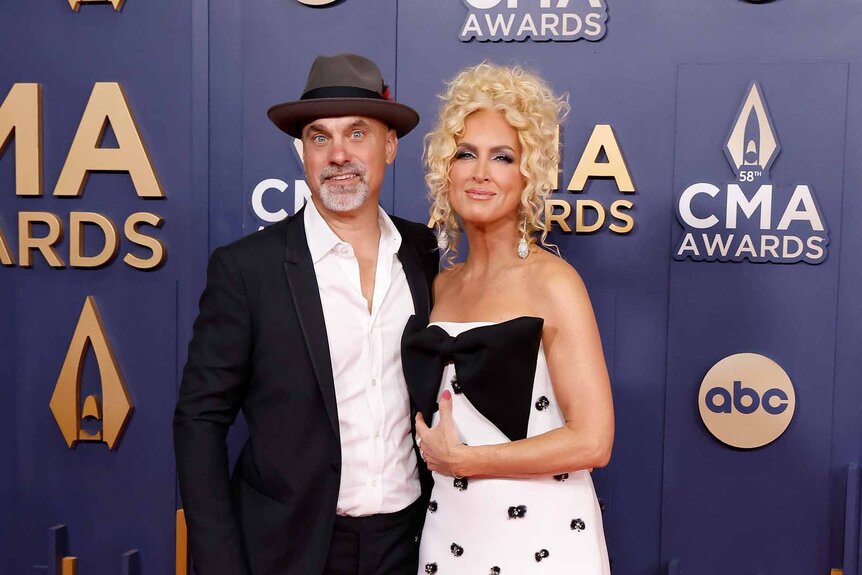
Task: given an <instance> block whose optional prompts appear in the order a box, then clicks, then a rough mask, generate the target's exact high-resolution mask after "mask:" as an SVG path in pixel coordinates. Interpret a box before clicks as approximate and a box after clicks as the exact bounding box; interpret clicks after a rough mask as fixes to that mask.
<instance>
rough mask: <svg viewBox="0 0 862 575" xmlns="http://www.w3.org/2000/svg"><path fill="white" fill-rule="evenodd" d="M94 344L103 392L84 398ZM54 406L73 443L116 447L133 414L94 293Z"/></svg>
mask: <svg viewBox="0 0 862 575" xmlns="http://www.w3.org/2000/svg"><path fill="white" fill-rule="evenodd" d="M90 348H92V350H93V352H94V354H95V357H96V363H97V364H98V366H99V377H100V380H101V388H102V389H101V396H99V395H88V396H87V397H86V398H84V400H83V401H81V395H82V394H81V380H82V375H83V368H84V358H85V357H86V355H87V351H88V350H89V349H90ZM50 406H51V411H52V412H53V414H54V419H56V420H57V425H58V426H59V427H60V431H61V432H62V433H63V438H64V439H65V440H66V445H68V446H69V447H73V446H74V445H75V444H76V443H77V442H79V441H92V442H103V443H106V444H108V449H113V448H114V447H115V446H116V445H117V441H118V440H119V438H120V435H121V434H122V432H123V428H124V427H125V425H126V422H127V421H128V419H129V416H130V415H131V412H132V402H131V399H129V394H128V392H127V391H126V386H125V384H124V383H123V376H122V374H121V373H120V368H119V366H118V365H117V360H116V359H115V358H114V352H113V350H112V349H111V344H110V343H109V342H108V338H107V337H106V336H105V330H104V328H103V327H102V321H101V318H100V317H99V310H98V309H97V308H96V302H95V300H94V299H93V297H92V296H88V297H87V299H86V301H85V302H84V309H83V310H82V311H81V316H80V318H79V319H78V325H77V327H75V333H74V334H73V335H72V342H71V344H70V345H69V350H68V351H67V352H66V359H65V361H64V362H63V367H62V369H61V370H60V377H58V378H57V385H56V387H55V388H54V394H53V395H52V396H51V403H50Z"/></svg>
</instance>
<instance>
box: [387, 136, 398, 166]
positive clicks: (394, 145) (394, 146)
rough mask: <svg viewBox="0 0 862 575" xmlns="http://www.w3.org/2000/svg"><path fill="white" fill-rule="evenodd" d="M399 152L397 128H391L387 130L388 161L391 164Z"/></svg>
mask: <svg viewBox="0 0 862 575" xmlns="http://www.w3.org/2000/svg"><path fill="white" fill-rule="evenodd" d="M397 153H398V136H397V135H396V134H395V130H393V129H391V128H390V129H389V131H387V132H386V163H387V164H388V165H391V164H392V162H394V161H395V154H397Z"/></svg>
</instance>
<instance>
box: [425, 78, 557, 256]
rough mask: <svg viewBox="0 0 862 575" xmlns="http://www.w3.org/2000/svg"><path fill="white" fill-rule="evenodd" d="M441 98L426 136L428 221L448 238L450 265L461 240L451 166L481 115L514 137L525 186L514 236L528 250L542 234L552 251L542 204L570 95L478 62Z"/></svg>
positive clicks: (552, 178) (552, 177)
mask: <svg viewBox="0 0 862 575" xmlns="http://www.w3.org/2000/svg"><path fill="white" fill-rule="evenodd" d="M440 99H441V100H442V101H443V105H442V107H441V109H440V117H439V120H438V122H437V125H436V127H435V128H434V130H433V131H432V132H431V133H429V134H428V135H427V136H425V153H424V160H425V168H426V175H425V183H426V184H427V186H428V195H429V196H430V200H431V219H432V220H433V221H434V222H435V226H436V229H437V233H438V235H439V234H443V233H445V234H446V235H447V237H448V248H447V249H446V253H447V254H448V255H449V257H448V263H449V264H451V263H452V262H453V261H454V259H455V257H456V256H457V253H458V249H457V246H458V241H459V239H460V237H461V229H460V226H459V224H458V221H457V218H456V214H455V212H454V211H453V210H452V207H451V206H450V205H449V185H450V183H451V182H450V180H449V167H450V166H451V164H452V159H453V158H454V157H455V152H456V149H457V142H458V140H459V139H460V138H461V136H463V135H464V125H465V122H466V120H467V118H468V117H469V116H470V114H473V113H475V112H478V111H480V110H497V111H499V112H500V113H502V114H503V116H504V117H505V118H506V121H507V122H509V124H510V125H511V126H512V127H513V128H514V129H515V130H516V131H517V132H518V141H519V142H520V144H521V164H520V169H521V174H522V175H523V176H524V180H525V182H526V184H525V186H524V191H523V192H522V193H521V209H520V213H519V214H518V221H519V224H518V232H519V234H525V235H526V237H527V241H528V242H529V246H530V247H532V246H533V245H535V243H536V238H535V237H534V234H536V232H541V234H540V236H539V239H540V241H541V244H542V246H544V247H546V248H551V247H552V246H551V245H550V244H548V243H547V236H548V232H547V230H546V229H545V199H546V198H547V197H548V194H550V193H551V191H552V190H553V188H554V185H555V183H556V170H557V166H558V165H559V161H560V153H559V147H558V144H557V128H558V126H559V124H560V123H561V122H562V121H563V118H565V116H566V114H567V113H568V112H569V103H568V95H566V94H563V95H562V96H557V95H556V94H555V93H554V92H553V90H551V88H550V86H548V84H547V83H546V82H545V81H544V80H542V79H541V78H540V77H539V76H537V75H535V74H532V73H530V72H528V71H526V70H525V69H524V68H522V67H521V66H511V67H509V66H498V65H495V64H491V63H489V62H482V63H481V64H479V65H477V66H473V67H471V68H466V69H464V70H462V71H461V72H459V73H458V75H457V76H455V78H454V79H453V80H452V81H451V82H449V83H448V88H447V90H446V93H445V94H443V95H442V96H440Z"/></svg>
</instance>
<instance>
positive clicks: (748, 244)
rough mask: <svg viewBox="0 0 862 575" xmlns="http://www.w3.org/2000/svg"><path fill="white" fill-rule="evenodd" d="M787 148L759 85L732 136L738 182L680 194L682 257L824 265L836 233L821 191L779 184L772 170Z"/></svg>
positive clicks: (731, 158) (728, 152)
mask: <svg viewBox="0 0 862 575" xmlns="http://www.w3.org/2000/svg"><path fill="white" fill-rule="evenodd" d="M780 151H781V146H780V144H779V142H778V135H777V133H776V131H775V124H774V122H773V121H772V117H771V116H770V114H769V109H768V108H767V105H766V99H765V98H764V95H763V90H762V88H761V87H760V85H759V84H758V83H757V82H753V83H752V84H751V86H750V87H749V89H748V93H747V94H746V96H745V99H744V100H743V102H742V106H741V107H740V109H739V112H738V114H737V116H736V120H735V122H734V124H733V127H732V129H731V131H730V135H729V136H728V138H727V142H726V144H725V147H724V153H725V156H726V157H727V160H728V162H729V163H730V165H731V167H732V168H733V170H734V171H735V172H736V175H737V179H736V182H734V183H729V184H727V185H726V186H725V187H724V189H722V188H720V187H719V186H716V185H714V184H712V183H708V182H701V183H696V184H692V185H690V186H689V187H687V188H686V189H685V190H683V191H682V193H681V194H680V195H679V197H678V199H677V202H676V216H677V219H678V220H679V222H680V224H681V225H682V227H683V229H684V233H683V234H682V237H681V238H680V240H679V242H678V243H677V245H676V248H675V251H674V258H675V259H677V260H685V259H687V258H689V259H692V260H694V261H720V262H741V261H743V260H745V259H747V260H749V261H750V262H756V263H761V262H773V263H797V262H806V263H809V264H819V263H821V262H823V261H824V260H825V259H826V256H827V245H828V244H829V235H828V230H827V229H826V224H825V222H824V219H823V215H822V212H821V210H820V208H819V206H818V203H817V198H816V196H815V195H814V190H813V189H812V188H811V186H809V185H804V184H798V185H796V186H795V188H794V189H793V191H792V192H789V191H787V190H778V189H776V186H775V184H774V183H773V182H772V180H771V179H770V168H771V166H772V164H773V163H774V162H775V160H776V158H777V157H778V154H779V152H780Z"/></svg>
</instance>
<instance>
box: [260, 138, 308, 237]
mask: <svg viewBox="0 0 862 575" xmlns="http://www.w3.org/2000/svg"><path fill="white" fill-rule="evenodd" d="M293 149H294V152H295V153H296V155H295V159H296V161H297V163H298V164H299V168H300V170H301V171H302V172H303V176H304V169H303V164H302V140H299V139H297V138H293ZM288 188H290V185H289V184H288V183H287V182H285V181H284V180H280V179H278V178H267V179H265V180H263V181H261V182H260V183H258V184H257V185H256V186H255V187H254V189H253V190H252V192H251V198H250V201H251V211H252V212H253V213H254V215H255V217H256V218H257V219H258V220H260V221H262V222H265V224H274V223H275V222H280V221H281V220H283V219H284V218H286V217H287V216H288V215H289V214H288V212H287V210H285V209H284V207H278V208H277V209H273V208H276V205H278V206H283V205H284V201H283V199H282V201H281V202H277V201H275V200H274V198H273V196H275V194H276V193H277V194H280V196H281V197H282V198H283V196H284V194H285V193H286V192H287V190H288ZM310 197H311V190H310V189H309V187H308V183H307V182H306V181H305V179H302V178H300V179H296V180H294V182H293V212H292V213H294V214H295V213H296V212H298V211H299V209H300V208H301V207H302V206H303V205H305V202H306V201H307V200H308V199H309V198H310ZM264 227H266V226H265V225H258V228H257V229H258V230H262V229H263V228H264Z"/></svg>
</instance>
